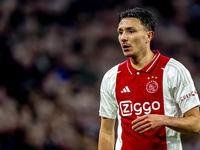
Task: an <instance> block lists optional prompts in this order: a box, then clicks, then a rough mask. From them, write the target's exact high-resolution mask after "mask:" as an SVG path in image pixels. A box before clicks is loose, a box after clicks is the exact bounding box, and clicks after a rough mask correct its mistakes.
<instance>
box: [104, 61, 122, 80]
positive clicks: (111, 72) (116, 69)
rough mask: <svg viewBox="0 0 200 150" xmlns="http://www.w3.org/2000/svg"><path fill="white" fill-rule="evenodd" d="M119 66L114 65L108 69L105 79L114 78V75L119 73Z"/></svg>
mask: <svg viewBox="0 0 200 150" xmlns="http://www.w3.org/2000/svg"><path fill="white" fill-rule="evenodd" d="M118 67H119V64H118V65H116V66H114V67H112V68H111V69H110V70H108V71H107V72H106V73H105V74H104V77H103V79H107V78H112V77H113V76H115V75H116V74H117V71H118Z"/></svg>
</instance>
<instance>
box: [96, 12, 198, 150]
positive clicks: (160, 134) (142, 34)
mask: <svg viewBox="0 0 200 150" xmlns="http://www.w3.org/2000/svg"><path fill="white" fill-rule="evenodd" d="M155 24H156V19H155V16H154V14H153V13H152V12H150V11H148V10H146V9H143V8H134V9H129V10H125V11H123V12H121V13H120V15H119V25H118V29H117V31H118V40H119V43H120V45H121V48H122V51H123V54H124V55H125V56H127V57H128V59H127V61H125V62H122V63H120V64H118V65H116V66H114V67H113V68H112V69H110V70H109V71H108V72H107V73H106V74H105V75H104V77H103V80H102V83H101V91H100V94H101V101H100V110H99V114H100V116H101V128H100V133H99V146H98V149H99V150H114V148H115V149H116V150H182V144H181V139H180V134H181V133H199V132H200V115H199V105H200V102H199V97H198V94H197V91H196V89H195V86H194V83H193V80H192V78H191V75H190V73H189V71H188V70H187V69H186V68H185V67H184V66H183V65H182V64H181V63H180V62H178V61H176V60H175V59H173V58H168V57H164V56H162V55H161V54H160V52H159V51H158V50H155V51H152V50H151V49H150V42H151V40H152V38H153V35H154V29H155ZM116 117H117V118H118V130H117V135H118V138H117V140H116V145H115V130H114V128H115V120H116Z"/></svg>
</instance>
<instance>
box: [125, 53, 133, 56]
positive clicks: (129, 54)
mask: <svg viewBox="0 0 200 150" xmlns="http://www.w3.org/2000/svg"><path fill="white" fill-rule="evenodd" d="M124 56H126V57H132V56H133V54H131V53H126V52H125V53H124Z"/></svg>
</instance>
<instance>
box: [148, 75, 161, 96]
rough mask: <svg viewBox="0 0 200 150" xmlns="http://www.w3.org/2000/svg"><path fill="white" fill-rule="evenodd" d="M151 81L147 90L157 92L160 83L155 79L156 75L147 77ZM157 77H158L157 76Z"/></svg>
mask: <svg viewBox="0 0 200 150" xmlns="http://www.w3.org/2000/svg"><path fill="white" fill-rule="evenodd" d="M147 79H148V80H149V81H148V82H147V84H146V90H147V92H149V93H155V92H156V91H157V90H158V83H157V82H156V80H154V76H152V77H151V78H150V77H148V78H147ZM155 79H157V77H155Z"/></svg>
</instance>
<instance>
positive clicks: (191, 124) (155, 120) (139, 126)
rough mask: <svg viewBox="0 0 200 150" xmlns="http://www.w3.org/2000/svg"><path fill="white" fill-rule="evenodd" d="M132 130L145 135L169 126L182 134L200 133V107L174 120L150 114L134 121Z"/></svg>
mask: <svg viewBox="0 0 200 150" xmlns="http://www.w3.org/2000/svg"><path fill="white" fill-rule="evenodd" d="M132 124H133V126H132V129H133V130H134V131H135V132H138V131H139V133H143V132H146V131H149V130H154V129H157V128H159V127H161V126H167V127H169V128H171V129H173V130H175V131H178V132H182V133H200V115H199V107H194V108H192V109H190V110H189V111H187V112H186V113H185V114H184V117H183V118H174V117H169V116H165V115H156V114H149V115H144V116H142V117H138V118H137V119H135V120H134V121H132Z"/></svg>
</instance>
